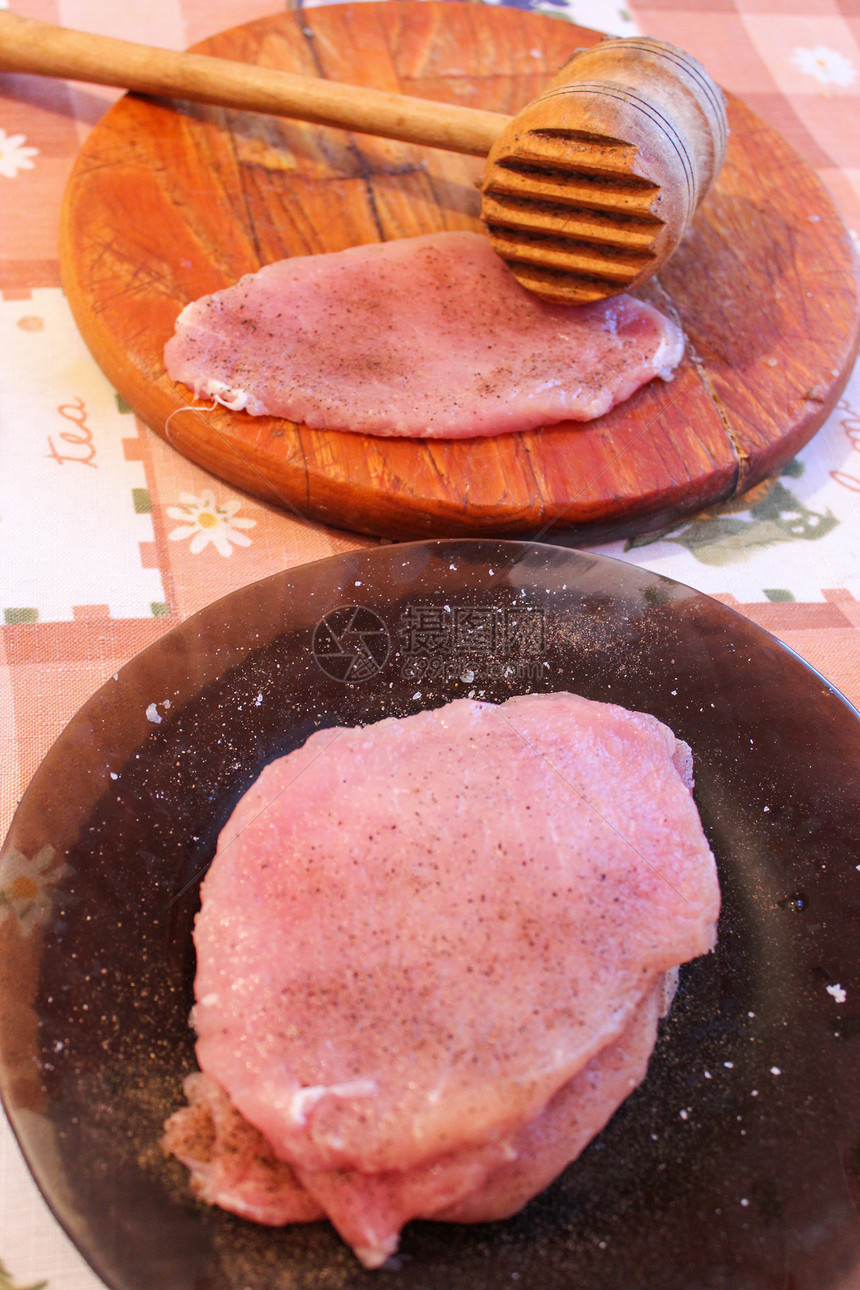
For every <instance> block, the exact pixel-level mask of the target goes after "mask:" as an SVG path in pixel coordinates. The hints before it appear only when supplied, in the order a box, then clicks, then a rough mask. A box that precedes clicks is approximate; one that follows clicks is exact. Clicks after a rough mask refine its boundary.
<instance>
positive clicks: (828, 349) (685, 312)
mask: <svg viewBox="0 0 860 1290" xmlns="http://www.w3.org/2000/svg"><path fill="white" fill-rule="evenodd" d="M598 39H599V35H598V34H597V33H596V32H592V31H586V30H584V29H582V28H580V27H575V26H572V25H571V24H569V23H567V22H564V21H562V20H560V19H556V18H547V17H542V16H540V15H536V14H533V13H528V12H524V11H521V10H518V9H509V8H498V7H495V6H483V5H471V4H454V3H445V2H441V3H436V2H435V0H385V3H378V4H377V3H369V4H366V3H363V4H356V5H339V6H332V7H322V8H315V9H308V10H303V11H302V12H301V14H300V15H296V14H294V13H291V12H287V13H280V14H276V15H274V16H272V17H271V18H264V19H261V20H259V21H256V22H253V23H249V24H248V25H247V26H243V27H239V28H235V29H234V30H232V31H228V32H225V33H223V34H222V35H219V36H216V37H214V38H213V39H212V40H209V41H206V42H205V44H203V45H200V46H197V48H198V50H199V51H200V52H203V53H209V54H214V55H218V56H221V57H228V58H235V59H242V60H245V61H249V62H259V63H262V64H265V65H266V66H274V67H281V68H284V69H286V70H289V71H292V72H300V73H304V74H307V75H309V76H324V77H327V78H329V79H332V80H340V81H347V82H353V83H358V84H366V85H373V86H376V87H378V88H380V89H386V90H399V91H402V92H404V93H407V94H412V95H417V96H419V97H422V98H430V99H443V100H447V101H451V102H455V103H464V104H468V105H473V106H476V107H483V108H489V109H492V110H495V111H499V112H507V113H514V112H516V111H517V110H518V109H519V108H521V107H522V106H523V105H524V104H525V103H527V102H528V101H529V100H530V99H532V98H534V97H535V96H536V95H537V94H538V93H539V92H540V90H541V89H542V87H543V85H544V84H545V82H546V81H547V80H548V79H549V78H550V76H551V75H552V74H553V73H554V72H556V71H557V70H558V68H559V67H560V66H561V64H562V63H563V62H564V61H565V59H566V58H567V57H568V56H569V55H570V54H571V53H572V52H573V50H574V49H576V48H580V47H582V46H583V45H590V44H593V43H594V42H595V41H597V40H598ZM729 120H730V127H731V136H730V141H729V151H728V157H727V160H726V163H725V166H724V167H723V170H722V172H721V175H720V178H719V180H718V182H717V184H716V186H715V188H714V190H713V191H712V192H711V194H710V196H709V197H708V199H707V201H706V202H705V204H704V206H703V207H702V209H701V211H700V213H699V215H698V217H697V219H696V221H695V224H694V225H693V227H692V229H691V230H690V231H689V232H688V234H687V236H686V238H685V240H684V242H683V243H682V245H681V247H680V248H679V250H678V251H677V252H676V254H675V255H674V256H673V257H672V259H671V260H670V261H669V263H668V264H667V265H666V266H665V268H664V270H663V271H662V273H661V274H660V279H659V282H658V283H652V284H651V285H650V286H649V288H648V289H647V291H646V293H645V294H648V295H649V296H650V298H651V299H652V300H654V302H655V303H657V304H658V305H659V306H661V307H663V308H665V309H667V310H668V311H669V312H674V313H675V315H676V316H677V318H678V319H679V321H680V322H681V324H682V325H683V327H684V330H685V332H686V335H687V338H688V342H689V344H688V352H687V357H686V358H685V360H684V363H683V365H682V366H681V367H680V368H679V370H678V373H677V375H676V377H675V379H674V381H672V382H671V383H670V384H665V383H664V382H662V381H659V380H657V381H653V382H652V383H651V384H650V385H649V386H647V387H646V388H644V389H642V390H640V391H639V392H638V393H637V394H636V395H634V396H633V398H631V399H630V400H628V401H627V402H626V403H624V404H622V405H621V406H620V407H618V408H615V409H614V410H613V411H612V412H611V413H609V414H608V415H607V416H605V417H602V418H600V419H599V420H597V421H593V422H590V423H587V424H585V425H583V424H576V423H572V422H568V423H565V424H564V425H560V426H555V427H552V428H549V429H545V430H541V431H537V432H535V433H531V434H517V435H503V436H497V437H495V438H492V439H485V440H468V441H459V442H457V441H451V440H437V441H435V442H422V441H416V440H396V439H379V438H371V437H368V436H365V435H355V434H348V433H335V432H327V431H319V430H309V429H307V428H304V427H301V426H297V425H294V424H293V423H292V422H289V421H284V420H279V419H276V418H273V417H258V418H252V417H249V416H247V415H245V414H243V413H231V412H229V411H228V410H227V409H224V408H220V407H219V408H216V409H214V410H211V411H210V410H206V406H205V405H203V406H197V407H190V406H189V405H190V404H191V403H192V402H193V400H192V396H191V393H190V391H188V390H186V389H185V388H184V387H180V386H175V385H173V384H172V383H171V382H170V381H169V380H168V378H167V375H166V373H165V370H164V362H163V358H162V351H163V347H164V344H165V342H166V341H167V340H168V338H169V337H170V336H171V334H172V332H173V326H174V322H175V320H176V317H177V314H178V313H179V311H180V310H181V309H182V307H183V306H184V305H185V304H187V303H188V302H189V301H190V300H193V299H195V298H197V297H198V296H201V295H204V294H206V293H209V292H212V291H216V290H218V289H220V288H222V287H224V286H227V285H228V284H230V283H232V282H235V281H236V279H238V278H239V277H241V276H242V274H244V273H249V272H253V271H255V270H256V269H258V268H259V267H260V265H261V264H264V263H267V262H270V261H273V260H278V259H282V258H284V257H286V256H291V255H306V254H309V253H319V252H324V251H338V250H342V249H343V248H345V247H348V246H353V245H356V244H359V243H367V242H373V241H379V240H387V239H390V238H395V237H408V236H411V235H414V234H420V233H429V232H433V231H436V230H439V229H461V228H470V229H478V228H480V222H479V218H478V211H479V195H478V192H477V188H476V184H477V181H478V179H479V176H480V174H481V170H482V162H481V161H480V159H475V158H468V157H460V156H456V155H454V154H451V153H447V152H442V151H439V150H434V149H429V148H427V149H424V148H418V147H414V146H411V145H406V144H400V143H393V142H389V141H386V140H381V139H375V138H371V137H368V136H363V135H351V134H348V133H346V132H344V131H340V130H335V129H328V128H323V127H317V126H306V125H302V124H299V123H294V122H291V121H285V120H278V119H275V118H272V117H266V116H255V115H252V114H244V113H240V112H235V111H228V110H222V109H218V108H209V107H202V106H199V105H193V104H188V103H166V102H156V101H151V100H145V99H143V98H140V97H137V96H134V95H128V96H126V97H125V98H123V99H121V100H120V101H119V102H118V103H117V104H116V105H115V106H114V107H113V108H112V109H111V110H110V111H109V112H108V113H107V115H106V116H105V117H104V118H103V119H102V121H101V122H100V123H99V125H98V126H97V127H96V128H95V129H94V131H93V132H92V134H91V135H90V137H89V139H88V141H87V142H86V144H85V145H84V147H83V148H82V150H81V153H80V156H79V158H78V160H77V163H76V165H75V168H74V171H73V174H72V177H71V180H70V182H69V186H68V190H67V194H66V201H65V206H64V211H63V221H62V235H61V262H62V270H63V281H64V285H65V288H66V291H67V293H68V297H69V301H70V304H71V307H72V310H73V312H74V315H75V318H76V321H77V323H78V326H79V327H80V330H81V332H82V334H83V336H84V338H85V340H86V342H87V344H88V345H89V347H90V349H91V350H92V352H93V354H94V356H95V358H96V361H97V362H98V363H99V364H100V366H101V367H102V369H103V370H104V372H105V373H106V375H107V376H108V378H109V379H110V380H111V381H112V383H113V384H114V386H115V388H116V389H117V390H118V391H119V393H120V394H122V395H123V397H124V398H125V399H126V400H127V401H128V402H129V403H130V404H131V406H132V407H133V408H134V409H135V411H136V412H137V413H138V414H139V415H140V416H141V417H142V418H143V420H144V421H146V422H147V424H148V425H150V426H151V427H152V428H153V429H154V430H156V431H157V432H158V433H159V434H161V435H164V436H165V437H166V438H167V439H168V440H169V441H170V443H172V444H173V445H174V446H175V447H176V448H177V449H178V450H179V451H180V452H182V453H184V454H185V455H186V456H188V457H190V458H191V459H193V460H194V461H196V462H197V463H198V464H200V465H202V466H204V467H206V468H207V469H209V470H211V471H213V472H214V473H215V474H216V475H218V476H220V477H221V478H223V479H225V480H228V481H229V482H230V483H232V484H235V485H237V486H239V487H241V488H244V489H247V490H248V491H249V492H251V493H254V494H256V495H257V496H259V497H262V498H264V499H266V500H267V501H270V502H274V503H276V504H278V505H281V506H284V507H286V508H288V509H291V510H294V511H296V512H298V513H299V514H301V515H302V516H304V517H306V518H308V519H318V520H323V521H326V522H328V523H331V524H335V525H338V526H340V527H343V528H352V529H357V530H360V531H362V532H366V533H372V534H379V535H383V536H389V537H397V538H404V537H413V536H421V535H437V534H474V535H479V534H504V533H516V532H529V531H531V532H536V531H537V532H540V531H543V530H545V529H549V528H555V529H561V528H563V529H567V530H571V531H572V536H573V537H574V538H575V539H581V540H582V541H598V540H603V539H606V538H609V537H619V536H625V535H630V534H632V533H635V532H638V531H642V530H645V529H653V528H656V527H659V526H661V525H664V524H666V523H669V522H670V521H671V520H673V519H675V518H678V517H680V516H681V515H684V514H686V513H688V512H690V511H693V510H696V509H699V508H701V507H703V506H705V505H709V504H712V503H714V502H717V501H721V500H725V499H727V498H730V497H732V496H733V495H734V494H735V493H737V492H739V491H742V490H744V489H745V488H748V487H750V486H751V485H752V484H754V483H756V482H757V481H759V480H760V479H762V478H763V477H764V476H765V475H767V474H768V473H770V472H771V471H774V470H776V469H777V468H778V467H779V466H781V465H782V464H783V463H784V462H786V461H787V460H789V459H790V458H791V457H792V456H793V455H794V454H795V453H796V452H797V450H798V449H799V448H800V447H801V446H802V445H803V444H804V443H805V442H806V441H807V440H808V439H809V438H810V437H811V435H812V434H813V433H814V432H815V430H817V429H818V427H819V426H820V425H821V423H822V422H823V421H824V419H825V417H826V416H827V414H828V413H829V412H830V410H831V409H832V408H833V406H834V404H835V402H836V400H837V398H838V396H839V394H840V392H841V390H842V388H843V386H844V384H845V381H846V380H847V377H848V373H849V371H850V369H851V366H852V363H853V360H854V357H855V355H856V353H857V345H858V332H860V304H859V303H858V301H860V291H858V277H857V268H856V260H855V257H854V253H853V250H852V247H851V244H850V241H849V238H848V236H847V233H846V231H845V229H844V227H843V225H842V223H841V220H840V218H839V216H838V214H837V212H836V210H835V209H834V206H833V204H832V202H831V200H830V199H829V197H828V196H827V194H826V192H825V190H824V188H823V187H822V185H821V183H820V182H819V180H818V179H817V177H816V175H815V174H814V172H813V171H812V170H811V168H810V167H809V166H808V165H807V164H806V163H805V162H804V161H802V160H801V159H800V158H799V157H798V156H797V154H796V153H795V152H793V151H792V149H791V148H790V147H789V145H788V144H787V143H786V142H785V140H784V139H782V137H781V136H780V135H778V134H777V133H776V132H775V131H773V130H771V129H770V128H769V127H768V126H766V125H765V124H764V123H763V122H762V121H761V120H760V119H759V118H757V117H756V116H754V115H753V113H751V112H750V111H749V110H748V109H747V108H746V107H744V105H743V104H742V103H740V102H738V101H737V100H731V101H730V103H729Z"/></svg>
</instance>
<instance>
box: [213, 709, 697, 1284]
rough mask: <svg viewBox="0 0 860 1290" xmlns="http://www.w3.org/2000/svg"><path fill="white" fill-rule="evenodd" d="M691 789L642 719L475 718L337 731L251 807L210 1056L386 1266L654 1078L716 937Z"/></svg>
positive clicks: (317, 1196)
mask: <svg viewBox="0 0 860 1290" xmlns="http://www.w3.org/2000/svg"><path fill="white" fill-rule="evenodd" d="M688 775H689V749H687V748H686V745H684V744H681V743H679V741H677V740H676V739H675V737H674V735H673V734H672V732H671V731H670V730H668V729H667V728H666V727H665V726H663V725H662V724H661V723H660V722H658V721H657V720H655V719H654V718H653V717H650V716H648V715H646V714H643V713H632V712H629V711H627V710H626V709H623V708H619V707H616V706H614V705H610V704H600V703H593V702H590V701H589V700H586V699H582V698H579V697H578V696H575V695H571V694H555V695H527V696H522V697H519V698H515V699H511V700H509V701H508V702H507V703H505V704H503V705H501V706H499V707H496V706H494V705H491V704H486V703H476V702H472V701H470V700H467V699H462V700H457V701H455V702H453V703H451V704H448V705H447V706H446V707H444V708H440V709H437V710H435V711H428V712H424V713H419V714H416V715H415V716H411V717H407V718H403V719H400V720H396V719H388V720H385V721H381V722H378V723H377V724H375V725H372V726H368V727H364V728H358V729H331V730H324V731H320V732H318V733H317V734H315V735H313V736H311V738H310V739H309V740H308V741H307V743H306V744H305V745H304V746H303V747H302V748H300V749H298V750H297V751H296V752H294V753H292V754H290V755H289V756H288V757H285V758H282V759H281V760H280V761H277V762H275V763H273V764H272V765H270V766H269V767H267V768H266V769H265V770H264V771H263V773H262V775H261V776H260V777H259V779H258V780H257V782H256V783H255V784H254V785H253V786H252V788H251V789H250V790H249V791H248V793H247V794H246V795H245V797H244V798H243V799H242V800H241V801H240V803H239V804H238V806H237V807H236V810H235V811H234V814H233V816H232V817H231V819H230V821H229V822H228V824H227V826H226V828H225V829H224V831H223V833H222V835H221V838H220V840H219V847H218V854H217V856H216V858H215V860H214V862H213V865H212V868H211V869H210V871H209V874H208V875H207V877H206V880H205V882H204V885H203V893H202V909H201V912H200V914H199V915H198V919H197V923H196V927H195V944H196V948H197V955H198V971H197V980H196V983H195V994H196V999H197V1003H196V1006H195V1009H194V1024H195V1027H196V1030H197V1036H198V1042H197V1055H198V1060H199V1062H200V1066H201V1069H202V1070H203V1071H204V1072H205V1073H206V1074H207V1075H209V1076H210V1077H211V1078H212V1079H213V1080H215V1081H216V1082H217V1085H218V1086H220V1088H221V1089H223V1090H224V1092H225V1093H226V1094H227V1096H228V1098H229V1100H230V1102H231V1103H232V1104H233V1106H235V1108H236V1109H237V1111H238V1112H239V1113H240V1114H241V1116H242V1117H244V1119H245V1120H247V1121H248V1122H249V1123H250V1125H252V1126H254V1127H255V1128H256V1129H257V1130H259V1131H260V1133H261V1134H262V1135H263V1136H264V1138H265V1140H266V1142H267V1143H268V1146H269V1148H270V1149H271V1151H272V1153H273V1155H274V1156H275V1157H276V1158H277V1159H278V1160H281V1161H284V1162H287V1164H289V1166H290V1168H291V1170H292V1171H293V1174H294V1175H295V1178H296V1179H298V1181H299V1182H300V1183H301V1185H302V1187H303V1188H304V1190H305V1191H306V1192H307V1193H308V1194H309V1195H310V1196H311V1197H312V1198H313V1200H314V1201H315V1202H317V1203H318V1204H319V1206H320V1207H321V1208H322V1209H324V1210H325V1211H326V1212H327V1213H328V1214H329V1216H330V1217H331V1218H332V1220H333V1221H334V1223H335V1225H336V1226H337V1228H338V1230H339V1231H340V1232H341V1233H342V1235H343V1236H344V1237H345V1239H347V1240H348V1241H349V1242H350V1243H351V1244H352V1245H353V1247H354V1248H355V1249H356V1251H357V1253H358V1254H359V1256H360V1257H361V1258H362V1260H363V1261H364V1262H366V1263H367V1264H368V1265H369V1266H374V1265H378V1264H379V1263H380V1262H382V1261H383V1260H384V1259H385V1258H386V1257H387V1256H388V1254H390V1253H391V1252H392V1250H393V1249H394V1248H395V1247H396V1244H397V1238H398V1232H399V1229H400V1227H401V1226H402V1224H403V1223H404V1222H405V1221H406V1220H407V1219H408V1218H410V1217H413V1216H415V1215H419V1214H420V1215H425V1216H430V1215H433V1214H436V1215H438V1216H440V1217H448V1218H452V1219H458V1220H461V1221H472V1220H473V1219H474V1218H475V1217H495V1216H497V1215H498V1214H500V1213H509V1212H511V1208H512V1207H513V1209H516V1208H518V1207H519V1206H520V1205H522V1204H523V1203H524V1202H525V1200H526V1199H528V1196H529V1195H531V1194H533V1193H534V1192H535V1191H537V1190H539V1189H540V1188H541V1187H543V1186H544V1185H546V1183H547V1182H548V1181H549V1180H550V1179H551V1178H552V1177H553V1176H554V1175H555V1174H556V1173H557V1172H558V1171H559V1170H560V1169H561V1168H562V1167H563V1166H564V1165H565V1164H566V1163H567V1162H568V1161H569V1160H570V1159H572V1158H573V1157H574V1156H575V1155H576V1154H578V1152H579V1151H580V1150H581V1149H582V1146H583V1145H584V1144H585V1142H586V1141H587V1140H588V1139H589V1138H590V1137H591V1136H592V1135H593V1134H594V1133H595V1132H597V1131H598V1130H599V1129H600V1128H601V1127H602V1125H603V1123H605V1121H606V1119H607V1118H608V1116H609V1115H611V1113H612V1111H613V1110H614V1109H615V1107H616V1106H617V1104H618V1102H619V1101H620V1100H621V1099H622V1098H623V1097H624V1096H626V1094H627V1092H629V1090H630V1088H632V1087H633V1086H634V1085H635V1084H636V1083H638V1081H639V1080H640V1079H641V1078H642V1075H643V1073H644V1068H645V1064H646V1062H647V1055H648V1053H649V1052H650V1049H651V1046H652V1043H653V1036H654V1028H655V1026H656V1012H655V1008H654V1004H653V999H654V998H656V993H657V991H658V990H659V988H660V986H661V983H662V979H663V976H664V974H665V973H666V972H669V971H671V970H672V969H673V968H674V967H675V966H676V965H677V964H678V963H681V962H685V961H686V960H688V959H690V958H693V957H695V956H697V955H699V954H702V953H704V952H706V951H707V950H709V949H710V948H711V947H712V945H713V943H714V936H715V924H716V918H717V914H718V910H719V890H718V886H717V878H716V871H715V866H714V861H713V857H712V855H711V853H710V851H709V849H708V846H707V842H706V840H705V838H704V835H703V833H702V829H701V825H700V823H699V819H698V814H697V812H696V808H695V805H694V803H693V800H692V797H691V794H690V788H689V785H690V780H689V778H688ZM649 1000H650V1002H649ZM643 1036H647V1038H643ZM619 1045H620V1048H618V1052H617V1053H616V1054H615V1055H614V1056H613V1046H616V1047H617V1046H619ZM628 1050H629V1051H628ZM619 1054H621V1055H620V1056H619ZM595 1063H596V1065H595ZM613 1071H614V1075H612V1072H613ZM589 1072H591V1075H589ZM590 1079H591V1080H592V1082H594V1081H596V1084H595V1087H596V1088H597V1092H596V1094H595V1096H594V1098H592V1100H591V1102H589V1098H590V1096H591V1095H590V1094H589V1087H590V1086H589V1080H590ZM583 1080H584V1081H585V1083H584V1084H583V1083H582V1081H583ZM571 1082H573V1083H571ZM573 1085H579V1088H578V1091H577V1092H576V1093H574V1094H571V1093H570V1089H571V1088H572V1087H573ZM600 1085H602V1086H603V1087H602V1089H601V1088H600V1087H599V1086H600ZM566 1088H567V1093H565V1089H566ZM547 1117H549V1119H547ZM220 1203H223V1202H220Z"/></svg>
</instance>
